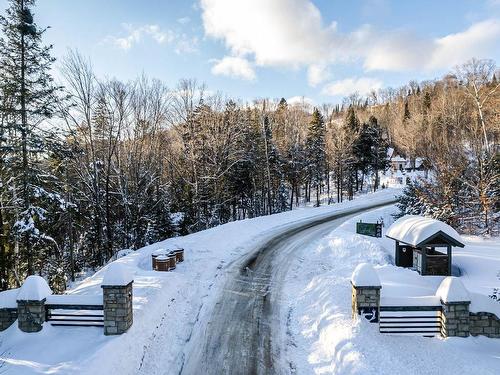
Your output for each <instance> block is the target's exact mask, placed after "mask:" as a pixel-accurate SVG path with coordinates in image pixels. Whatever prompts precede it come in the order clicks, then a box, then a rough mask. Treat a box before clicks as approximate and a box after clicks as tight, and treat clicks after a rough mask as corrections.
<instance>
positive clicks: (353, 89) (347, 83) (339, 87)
mask: <svg viewBox="0 0 500 375" xmlns="http://www.w3.org/2000/svg"><path fill="white" fill-rule="evenodd" d="M380 88H382V81H380V80H378V79H376V78H368V77H361V78H347V79H343V80H341V81H335V82H331V83H329V84H327V85H326V86H325V87H324V88H323V90H322V93H323V94H325V95H330V96H336V95H339V96H347V95H350V94H354V93H358V94H360V95H366V94H369V93H370V92H371V91H372V90H375V91H376V90H378V89H380Z"/></svg>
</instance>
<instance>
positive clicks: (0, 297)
mask: <svg viewBox="0 0 500 375" xmlns="http://www.w3.org/2000/svg"><path fill="white" fill-rule="evenodd" d="M18 294H19V288H16V289H9V290H4V291H3V292H0V309H13V308H16V307H17V295H18Z"/></svg>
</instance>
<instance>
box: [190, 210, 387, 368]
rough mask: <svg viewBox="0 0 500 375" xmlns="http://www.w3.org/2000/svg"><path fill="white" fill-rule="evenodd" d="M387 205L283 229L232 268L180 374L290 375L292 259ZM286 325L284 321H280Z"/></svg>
mask: <svg viewBox="0 0 500 375" xmlns="http://www.w3.org/2000/svg"><path fill="white" fill-rule="evenodd" d="M387 204H388V203H384V204H377V205H373V206H370V207H364V208H363V209H356V210H351V211H345V212H343V213H340V214H339V213H337V214H335V215H332V216H329V217H326V218H322V219H317V220H315V221H311V222H308V223H306V224H302V225H301V226H299V227H296V228H293V229H288V230H286V231H284V232H282V233H279V234H277V235H276V236H275V237H273V238H272V239H270V240H269V241H267V242H266V243H265V244H264V245H262V246H260V247H258V248H256V250H255V251H254V252H253V253H252V254H251V255H250V256H246V257H243V258H241V259H240V260H238V261H237V262H235V263H233V264H232V265H231V266H230V267H229V269H228V271H227V272H228V273H229V275H228V278H227V281H226V284H225V286H224V288H223V291H222V293H221V295H220V296H219V299H218V302H217V303H216V304H215V306H214V308H213V311H212V313H211V318H210V321H209V322H208V324H207V325H206V326H204V327H200V329H198V330H197V332H195V333H194V335H193V337H192V338H191V340H192V341H194V343H196V347H195V346H194V345H192V346H191V347H192V350H191V352H189V353H187V355H186V360H185V363H184V366H183V370H182V371H181V374H185V375H198V374H208V375H212V374H213V375H222V374H231V375H233V374H234V375H239V374H241V375H247V374H248V375H250V374H290V373H293V369H292V367H291V365H290V364H289V363H287V361H286V355H283V352H284V351H285V350H286V332H284V331H286V315H284V313H283V311H280V307H281V306H280V305H281V304H280V295H281V287H282V285H283V281H284V280H285V278H286V274H287V271H288V268H289V266H290V264H291V259H292V257H293V256H294V253H295V252H296V251H297V250H298V249H300V248H302V247H304V246H307V245H308V244H310V243H311V242H312V241H314V240H317V239H319V238H321V237H323V236H325V235H327V234H328V233H329V232H330V231H332V230H333V229H335V228H336V227H337V226H339V225H340V224H342V223H343V222H344V221H345V220H347V219H349V218H350V217H352V216H354V215H357V214H359V213H360V212H362V211H367V210H370V209H374V208H377V207H381V206H385V205H387ZM284 320H285V321H284Z"/></svg>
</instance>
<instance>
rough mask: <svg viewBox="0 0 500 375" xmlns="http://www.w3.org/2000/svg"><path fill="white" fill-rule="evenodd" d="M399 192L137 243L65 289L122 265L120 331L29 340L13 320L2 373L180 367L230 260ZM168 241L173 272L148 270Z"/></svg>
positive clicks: (80, 331) (96, 280)
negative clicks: (129, 284)
mask: <svg viewBox="0 0 500 375" xmlns="http://www.w3.org/2000/svg"><path fill="white" fill-rule="evenodd" d="M398 193H400V190H397V189H385V190H382V191H379V192H377V193H373V194H367V195H365V196H360V197H357V198H356V199H355V200H353V201H349V202H344V203H342V204H334V205H331V206H322V207H319V208H300V209H297V210H293V211H289V212H284V213H281V214H276V215H270V216H265V217H259V218H254V219H247V220H241V221H236V222H231V223H228V224H225V225H221V226H219V227H215V228H212V229H209V230H206V231H202V232H198V233H194V234H192V235H189V236H185V237H176V238H172V239H168V240H165V241H162V242H159V243H156V244H153V245H150V246H146V247H144V248H142V249H139V250H136V251H134V252H132V253H130V254H129V255H127V256H124V257H122V258H120V259H117V260H116V261H115V262H112V263H110V264H109V265H108V266H105V267H103V268H102V269H101V270H99V271H98V272H96V273H95V274H94V275H92V276H91V277H89V278H87V279H85V280H84V281H82V282H81V283H79V284H77V285H76V286H75V287H74V288H73V289H72V290H70V291H69V292H68V293H69V295H71V296H81V297H85V296H101V295H102V289H101V284H102V283H103V278H105V276H106V275H107V271H108V269H109V268H110V267H114V266H112V264H122V265H124V266H126V267H127V268H128V270H129V271H130V272H131V273H133V277H134V283H133V293H134V299H133V309H134V324H133V326H132V327H131V328H130V329H129V331H128V332H127V333H126V334H123V335H120V336H104V335H103V331H102V328H99V327H95V328H94V327H52V326H50V324H45V325H44V329H43V330H42V331H41V332H39V333H36V334H30V335H29V339H28V338H27V336H26V334H22V333H19V332H18V329H17V327H14V326H12V327H10V328H9V329H7V330H6V331H4V332H0V353H2V354H0V361H1V362H3V363H4V367H3V368H6V369H7V371H8V373H9V374H23V375H24V374H33V373H51V374H92V375H96V374H97V375H98V374H109V373H119V374H121V375H129V374H130V375H132V374H134V375H136V374H148V375H150V374H156V373H159V374H164V373H165V372H166V371H168V372H169V373H179V371H180V369H181V368H182V366H183V362H184V358H183V356H184V354H183V348H184V347H185V346H186V343H187V342H189V340H190V338H191V334H192V331H193V327H194V326H195V324H196V323H197V322H199V321H205V320H208V319H209V318H208V317H209V312H210V311H211V306H213V304H214V303H215V301H216V297H217V296H218V293H219V292H220V291H221V289H222V287H223V285H224V283H225V280H226V267H227V266H228V265H229V264H230V263H231V262H233V261H235V260H236V259H238V258H240V257H243V256H247V254H248V253H249V252H250V251H253V250H254V249H255V248H256V247H257V246H259V245H261V244H263V243H264V242H266V241H268V240H269V239H270V238H272V237H274V236H276V235H277V234H279V233H281V232H282V231H285V230H289V229H291V228H294V227H296V226H299V225H303V224H304V223H307V222H310V221H314V220H318V219H321V218H324V217H327V216H331V215H334V214H336V213H341V212H346V211H356V210H362V209H363V208H364V207H366V206H369V205H374V204H384V203H388V202H392V201H393V200H394V197H395V195H397V194H398ZM174 247H175V248H179V247H181V248H184V249H185V261H184V262H183V263H180V264H178V265H177V268H176V270H175V271H173V272H155V271H153V270H152V268H151V254H152V253H153V252H154V251H155V250H158V249H168V248H174ZM361 261H362V260H361V259H359V260H358V263H360V262H361ZM350 273H352V270H351V271H350ZM111 275H112V274H110V277H111ZM113 281H114V280H113ZM119 281H120V280H119ZM121 281H123V280H121ZM75 299H76V300H78V298H77V297H75ZM96 300H97V299H96ZM166 364H168V370H167V369H166V367H165V366H166ZM3 368H2V369H3Z"/></svg>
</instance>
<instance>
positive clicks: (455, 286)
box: [436, 276, 471, 303]
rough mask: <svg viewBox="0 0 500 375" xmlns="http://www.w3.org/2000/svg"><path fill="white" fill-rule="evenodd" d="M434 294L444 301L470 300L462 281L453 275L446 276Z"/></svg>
mask: <svg viewBox="0 0 500 375" xmlns="http://www.w3.org/2000/svg"><path fill="white" fill-rule="evenodd" d="M436 296H438V297H439V298H441V301H443V302H445V303H450V302H467V301H468V302H470V300H471V299H470V295H469V292H468V291H467V289H465V286H464V284H463V283H462V281H461V280H460V279H459V278H457V277H455V276H448V277H446V278H445V279H444V280H443V281H442V282H441V284H440V285H439V288H438V290H437V291H436Z"/></svg>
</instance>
